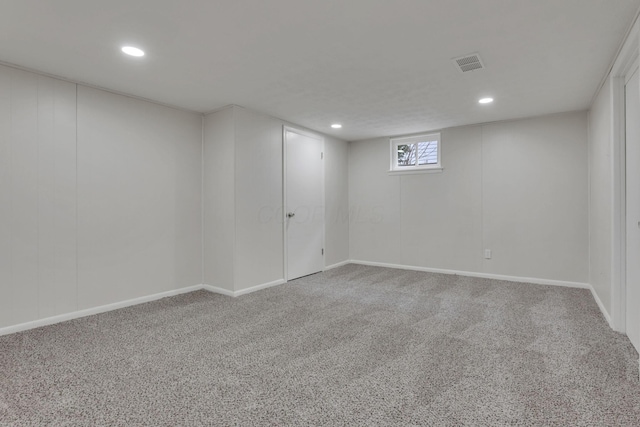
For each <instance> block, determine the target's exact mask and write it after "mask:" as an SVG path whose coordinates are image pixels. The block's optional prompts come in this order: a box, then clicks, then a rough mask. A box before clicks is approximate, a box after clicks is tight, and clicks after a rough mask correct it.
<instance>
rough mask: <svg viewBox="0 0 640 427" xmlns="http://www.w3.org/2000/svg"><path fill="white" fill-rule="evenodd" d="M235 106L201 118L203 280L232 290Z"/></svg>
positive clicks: (233, 260) (234, 230)
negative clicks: (202, 122) (202, 143)
mask: <svg viewBox="0 0 640 427" xmlns="http://www.w3.org/2000/svg"><path fill="white" fill-rule="evenodd" d="M235 110H236V108H235V107H229V108H225V109H223V110H220V111H217V112H215V113H212V114H209V115H207V116H206V117H205V119H204V136H205V138H204V149H203V156H204V165H205V168H204V174H203V184H202V193H203V203H204V212H205V221H204V256H203V258H204V282H205V283H206V284H207V285H210V286H215V287H217V288H222V289H226V290H228V291H233V290H234V286H233V284H234V262H235V258H234V254H235V245H236V240H235V239H236V219H235V188H236V187H235V173H236V169H235V156H236V150H235V127H236V123H235Z"/></svg>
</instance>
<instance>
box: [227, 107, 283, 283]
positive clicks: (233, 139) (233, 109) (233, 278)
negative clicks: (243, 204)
mask: <svg viewBox="0 0 640 427" xmlns="http://www.w3.org/2000/svg"><path fill="white" fill-rule="evenodd" d="M231 123H232V130H233V134H232V137H231V144H232V149H233V192H232V196H233V203H232V206H233V215H232V218H233V253H232V255H231V256H232V259H231V265H232V271H231V289H232V290H233V291H235V290H236V252H237V251H236V247H237V242H238V238H237V235H238V232H237V230H238V226H237V225H238V220H237V217H236V212H237V206H236V189H237V175H238V159H237V157H238V156H237V154H238V153H237V143H236V142H237V135H236V134H237V117H236V106H235V105H234V106H232V107H231ZM283 227H284V225H283Z"/></svg>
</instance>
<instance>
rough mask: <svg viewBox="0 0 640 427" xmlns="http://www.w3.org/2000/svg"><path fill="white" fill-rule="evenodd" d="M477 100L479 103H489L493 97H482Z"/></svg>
mask: <svg viewBox="0 0 640 427" xmlns="http://www.w3.org/2000/svg"><path fill="white" fill-rule="evenodd" d="M478 102H479V103H480V104H491V103H492V102H493V98H482V99H481V100H479V101H478Z"/></svg>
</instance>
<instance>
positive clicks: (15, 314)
mask: <svg viewBox="0 0 640 427" xmlns="http://www.w3.org/2000/svg"><path fill="white" fill-rule="evenodd" d="M0 121H1V126H0V129H1V130H0V132H1V136H0V173H1V174H2V175H1V177H2V179H1V180H0V230H1V231H0V263H1V264H0V283H1V286H2V288H1V297H0V304H1V306H0V326H4V325H7V324H15V323H21V322H26V321H29V320H33V319H37V318H42V317H49V316H53V315H56V314H61V313H66V312H69V311H73V310H75V308H76V306H77V275H76V253H77V248H76V85H75V84H72V83H67V82H62V81H60V80H55V79H51V78H47V77H43V76H39V75H36V74H32V73H26V72H23V71H18V70H15V69H12V68H7V67H0Z"/></svg>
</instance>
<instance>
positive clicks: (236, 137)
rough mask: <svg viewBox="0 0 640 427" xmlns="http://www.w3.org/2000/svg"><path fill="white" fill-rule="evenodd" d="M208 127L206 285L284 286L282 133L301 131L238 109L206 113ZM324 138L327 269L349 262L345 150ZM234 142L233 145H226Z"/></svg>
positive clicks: (341, 143)
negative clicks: (221, 216) (281, 282)
mask: <svg viewBox="0 0 640 427" xmlns="http://www.w3.org/2000/svg"><path fill="white" fill-rule="evenodd" d="M205 123H206V125H205V157H204V160H205V163H204V168H205V182H204V189H205V235H206V236H207V237H206V239H205V241H206V242H211V243H206V244H205V255H204V259H205V279H206V283H207V284H208V285H213V286H217V287H220V288H223V289H227V290H232V291H242V290H244V289H248V288H251V287H254V286H259V285H263V284H267V283H271V282H275V281H279V280H282V279H283V278H284V270H283V268H284V259H283V255H284V248H283V216H282V204H283V199H282V197H283V193H282V191H283V167H282V159H283V153H282V147H283V145H282V129H283V126H284V125H290V126H294V127H297V126H295V125H292V124H290V123H287V122H284V121H282V120H280V119H277V118H274V117H270V116H266V115H263V114H260V113H256V112H254V111H251V110H248V109H245V108H242V107H237V106H233V107H230V108H228V109H225V110H222V111H219V112H216V113H213V114H211V115H208V116H207V117H206V119H205ZM321 136H322V137H323V138H324V140H325V154H326V155H325V193H326V195H325V197H326V212H327V222H326V231H325V234H326V237H325V238H326V248H325V255H326V256H325V263H326V265H327V266H328V265H332V264H335V263H338V262H341V261H346V260H347V259H348V256H349V232H348V227H349V221H348V215H347V214H346V213H347V211H348V191H347V187H348V185H347V176H348V173H347V166H348V165H347V153H348V151H347V147H348V145H347V143H346V142H344V141H341V140H338V139H335V138H332V137H330V136H327V135H321ZM230 140H233V143H229V141H230ZM221 147H225V148H224V150H228V149H229V148H230V147H232V148H233V153H229V152H226V151H225V153H226V154H224V153H223V152H222V150H223V149H222V148H221ZM221 156H226V157H230V158H233V159H234V161H233V164H232V165H230V164H227V165H224V166H222V165H220V163H219V162H220V157H221ZM215 169H218V170H215ZM217 179H222V180H224V181H222V182H223V183H224V184H223V185H224V188H218V184H216V180H217ZM216 188H218V189H217V190H216ZM231 191H233V193H234V194H233V195H231V194H230V192H231ZM230 206H232V208H231V209H230V210H229V209H228V207H230ZM220 209H222V210H223V211H224V212H225V214H224V218H226V220H224V221H223V222H224V224H222V225H221V224H220V223H219V219H217V214H216V212H219V211H220ZM216 223H218V225H216ZM231 228H233V230H234V231H233V235H234V236H235V237H233V244H227V243H226V242H228V240H229V239H232V236H231V234H230V232H229V230H230V229H231ZM216 242H217V243H216ZM223 251H226V253H224V254H222V256H223V257H224V261H221V260H220V258H219V256H220V252H223ZM230 257H231V258H232V259H229V258H230ZM230 266H233V271H231V269H230Z"/></svg>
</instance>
